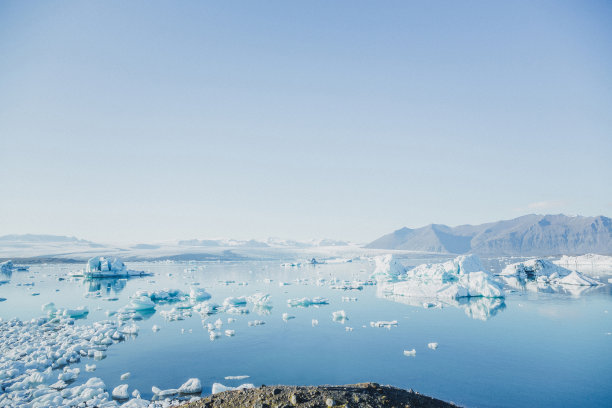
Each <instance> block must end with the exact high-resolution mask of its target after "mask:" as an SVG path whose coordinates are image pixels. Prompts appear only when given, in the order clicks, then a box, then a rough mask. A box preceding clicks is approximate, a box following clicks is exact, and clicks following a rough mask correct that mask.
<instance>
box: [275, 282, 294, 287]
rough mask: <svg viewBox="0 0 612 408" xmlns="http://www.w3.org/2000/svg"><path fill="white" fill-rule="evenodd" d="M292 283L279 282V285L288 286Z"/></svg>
mask: <svg viewBox="0 0 612 408" xmlns="http://www.w3.org/2000/svg"><path fill="white" fill-rule="evenodd" d="M287 285H291V284H290V283H289V282H278V286H287Z"/></svg>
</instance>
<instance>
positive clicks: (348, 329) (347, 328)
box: [344, 326, 353, 332]
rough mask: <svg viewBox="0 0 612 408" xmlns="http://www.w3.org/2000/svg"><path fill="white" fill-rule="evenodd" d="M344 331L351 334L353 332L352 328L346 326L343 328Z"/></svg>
mask: <svg viewBox="0 0 612 408" xmlns="http://www.w3.org/2000/svg"><path fill="white" fill-rule="evenodd" d="M344 331H347V332H352V331H353V328H352V327H349V326H346V327H345V328H344Z"/></svg>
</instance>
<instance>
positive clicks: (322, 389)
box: [183, 383, 457, 408]
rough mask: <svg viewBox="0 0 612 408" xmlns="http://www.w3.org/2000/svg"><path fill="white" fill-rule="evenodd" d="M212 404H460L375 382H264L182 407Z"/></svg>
mask: <svg viewBox="0 0 612 408" xmlns="http://www.w3.org/2000/svg"><path fill="white" fill-rule="evenodd" d="M212 407H248V408H251V407H252V408H290V407H302V408H307V407H308V408H315V407H322V408H324V407H345V408H349V407H355V408H357V407H364V408H377V407H385V408H446V407H457V406H456V405H454V404H450V403H448V402H444V401H440V400H437V399H435V398H431V397H427V396H425V395H421V394H419V393H417V392H414V391H412V390H410V391H406V390H402V389H400V388H395V387H391V386H387V385H378V384H376V383H361V384H352V385H322V386H316V387H315V386H310V387H295V386H284V385H274V386H265V385H262V386H261V387H259V388H251V389H245V390H237V391H225V392H221V393H218V394H215V395H211V396H209V397H206V398H203V399H201V400H199V401H196V402H192V403H189V404H186V405H184V406H183V408H212Z"/></svg>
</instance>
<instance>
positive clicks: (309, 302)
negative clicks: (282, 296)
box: [287, 297, 329, 307]
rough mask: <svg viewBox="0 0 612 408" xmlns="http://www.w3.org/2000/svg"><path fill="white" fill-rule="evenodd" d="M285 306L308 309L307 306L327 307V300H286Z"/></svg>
mask: <svg viewBox="0 0 612 408" xmlns="http://www.w3.org/2000/svg"><path fill="white" fill-rule="evenodd" d="M287 304H288V305H289V306H290V307H309V306H318V305H328V304H329V300H327V299H325V298H322V297H314V298H312V299H311V298H306V297H305V298H298V299H287Z"/></svg>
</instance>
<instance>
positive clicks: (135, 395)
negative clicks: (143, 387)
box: [132, 389, 140, 398]
mask: <svg viewBox="0 0 612 408" xmlns="http://www.w3.org/2000/svg"><path fill="white" fill-rule="evenodd" d="M132 397H134V398H140V391H138V390H137V389H136V390H134V391H132Z"/></svg>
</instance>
